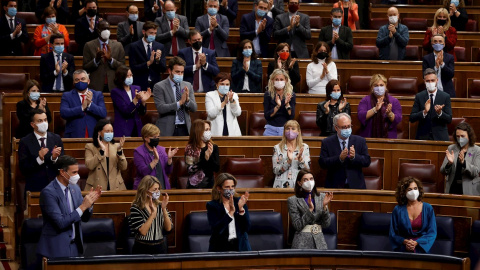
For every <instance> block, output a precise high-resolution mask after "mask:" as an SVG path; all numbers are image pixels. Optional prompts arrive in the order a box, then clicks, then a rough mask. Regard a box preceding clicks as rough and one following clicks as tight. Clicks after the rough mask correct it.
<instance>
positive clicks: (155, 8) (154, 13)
mask: <svg viewBox="0 0 480 270" xmlns="http://www.w3.org/2000/svg"><path fill="white" fill-rule="evenodd" d="M143 6H144V13H145V20H146V21H152V22H153V21H155V19H156V18H158V17H162V8H163V6H164V1H163V0H143Z"/></svg>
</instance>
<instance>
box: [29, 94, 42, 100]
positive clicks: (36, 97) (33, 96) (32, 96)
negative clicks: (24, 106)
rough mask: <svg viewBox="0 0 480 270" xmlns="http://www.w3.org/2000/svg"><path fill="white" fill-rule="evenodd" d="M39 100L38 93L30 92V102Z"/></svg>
mask: <svg viewBox="0 0 480 270" xmlns="http://www.w3.org/2000/svg"><path fill="white" fill-rule="evenodd" d="M39 98H40V92H30V99H31V100H35V101H36V100H38V99H39Z"/></svg>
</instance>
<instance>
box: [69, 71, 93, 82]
mask: <svg viewBox="0 0 480 270" xmlns="http://www.w3.org/2000/svg"><path fill="white" fill-rule="evenodd" d="M82 73H85V75H86V76H87V80H88V79H90V78H89V77H88V73H87V71H85V70H84V69H77V70H75V71H74V72H73V74H72V77H73V76H75V75H78V74H82Z"/></svg>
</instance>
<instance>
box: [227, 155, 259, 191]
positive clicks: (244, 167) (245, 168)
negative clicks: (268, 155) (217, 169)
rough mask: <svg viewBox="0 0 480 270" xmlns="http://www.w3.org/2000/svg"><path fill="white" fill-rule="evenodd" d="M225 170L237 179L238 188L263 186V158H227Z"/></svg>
mask: <svg viewBox="0 0 480 270" xmlns="http://www.w3.org/2000/svg"><path fill="white" fill-rule="evenodd" d="M225 171H226V172H229V173H230V174H232V175H233V176H235V178H236V179H237V187H238V188H263V187H264V186H265V185H264V183H263V163H262V159H261V158H227V162H226V164H225Z"/></svg>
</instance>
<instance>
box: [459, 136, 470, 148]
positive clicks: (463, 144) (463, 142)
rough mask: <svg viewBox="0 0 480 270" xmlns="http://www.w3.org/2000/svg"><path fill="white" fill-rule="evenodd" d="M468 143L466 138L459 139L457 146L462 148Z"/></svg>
mask: <svg viewBox="0 0 480 270" xmlns="http://www.w3.org/2000/svg"><path fill="white" fill-rule="evenodd" d="M467 143H468V138H464V137H460V138H458V144H460V147H464V146H465V145H466V144H467Z"/></svg>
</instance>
